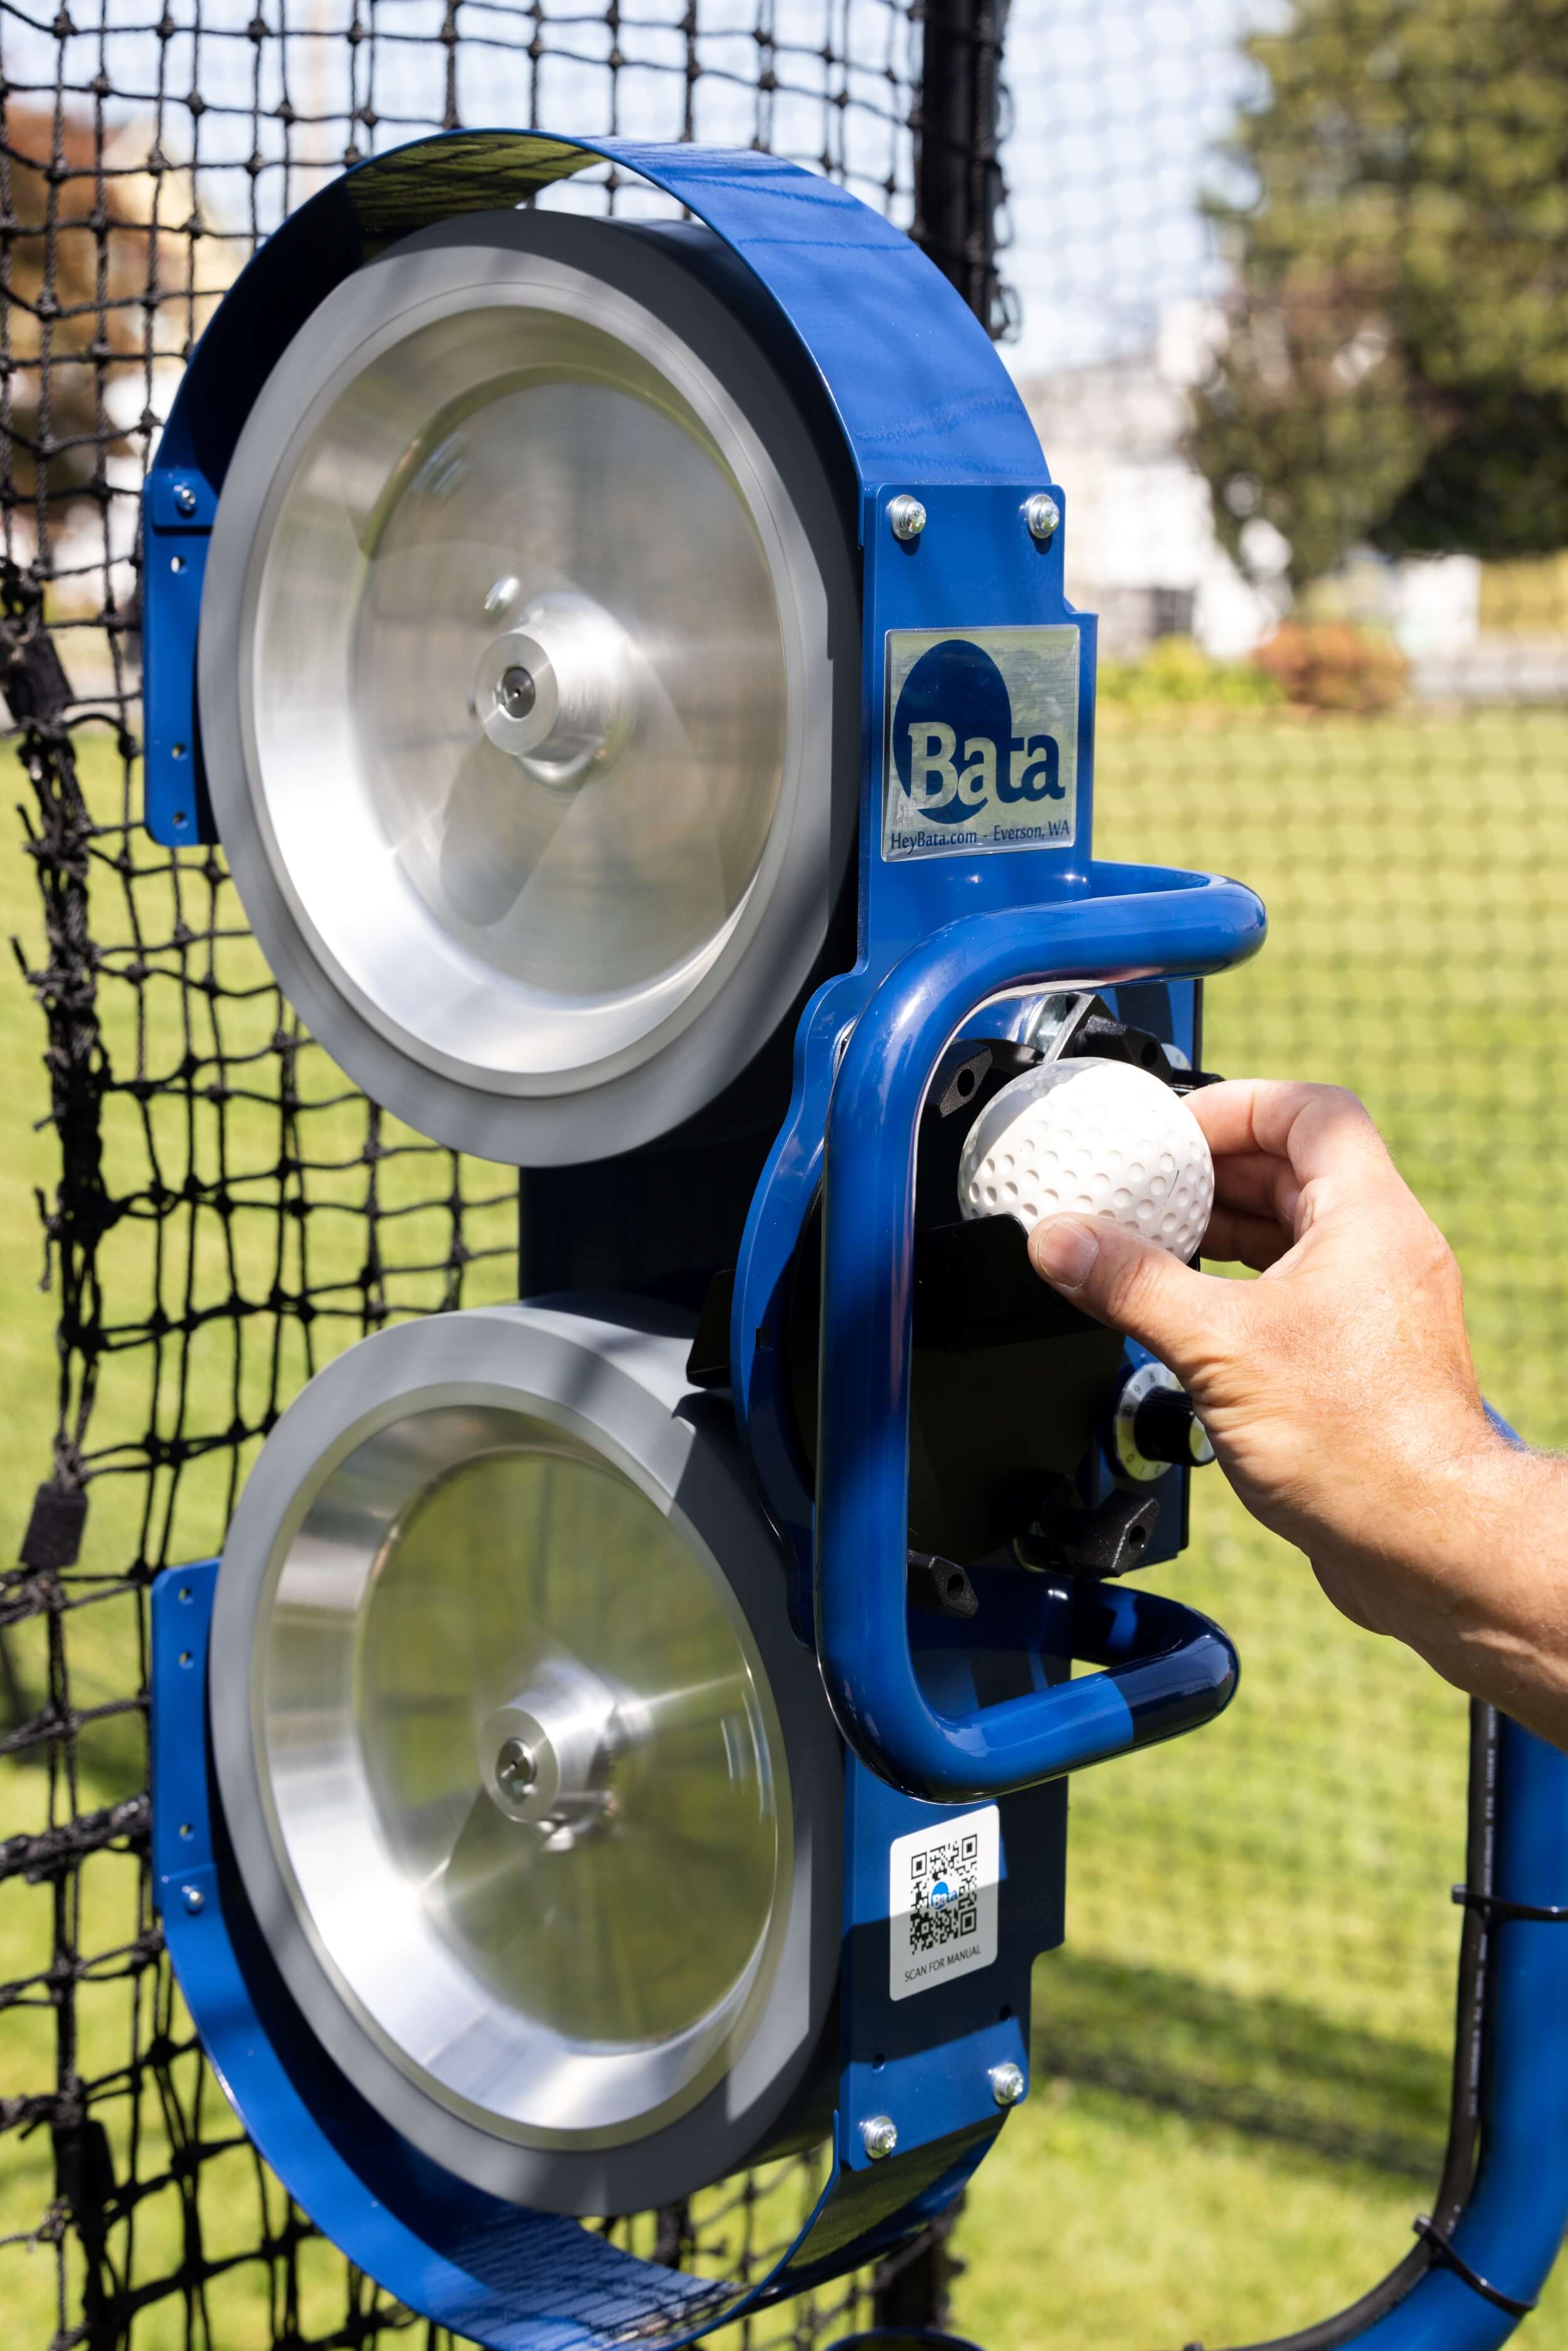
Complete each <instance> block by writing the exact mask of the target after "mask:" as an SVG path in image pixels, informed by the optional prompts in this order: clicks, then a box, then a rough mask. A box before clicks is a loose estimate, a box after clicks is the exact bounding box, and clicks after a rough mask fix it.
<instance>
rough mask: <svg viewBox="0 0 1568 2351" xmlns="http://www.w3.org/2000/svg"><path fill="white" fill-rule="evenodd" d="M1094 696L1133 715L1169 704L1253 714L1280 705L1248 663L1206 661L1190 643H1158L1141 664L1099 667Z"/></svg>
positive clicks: (1268, 682)
mask: <svg viewBox="0 0 1568 2351" xmlns="http://www.w3.org/2000/svg"><path fill="white" fill-rule="evenodd" d="M1099 693H1100V699H1101V700H1102V702H1114V703H1120V704H1121V705H1124V707H1125V708H1128V709H1133V710H1148V709H1154V708H1156V707H1160V706H1162V705H1166V704H1168V703H1173V702H1175V703H1201V704H1206V705H1209V706H1211V707H1214V706H1220V707H1224V708H1228V709H1237V710H1259V709H1267V708H1268V707H1269V706H1270V705H1272V704H1274V703H1278V702H1281V701H1282V700H1283V699H1284V697H1283V695H1282V694H1281V690H1280V688H1279V686H1278V685H1277V684H1275V682H1274V680H1273V679H1272V678H1271V677H1269V676H1267V675H1265V674H1264V673H1263V671H1261V670H1260V669H1257V668H1255V667H1254V666H1253V664H1251V663H1250V662H1217V661H1212V660H1210V658H1209V656H1208V654H1207V653H1205V652H1204V650H1203V647H1202V646H1201V645H1198V644H1195V643H1193V640H1192V639H1191V638H1190V637H1158V638H1156V639H1155V643H1153V644H1152V645H1151V646H1150V648H1149V650H1148V652H1147V653H1145V655H1144V657H1143V659H1142V660H1141V661H1135V662H1115V661H1108V662H1102V663H1101V664H1100V684H1099Z"/></svg>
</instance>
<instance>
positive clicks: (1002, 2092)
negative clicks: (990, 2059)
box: [988, 2058, 1029, 2106]
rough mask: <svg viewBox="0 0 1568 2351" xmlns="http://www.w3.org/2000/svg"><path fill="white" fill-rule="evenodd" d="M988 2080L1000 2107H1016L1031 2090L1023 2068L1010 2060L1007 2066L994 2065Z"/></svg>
mask: <svg viewBox="0 0 1568 2351" xmlns="http://www.w3.org/2000/svg"><path fill="white" fill-rule="evenodd" d="M988 2080H989V2082H990V2085H991V2095H992V2097H993V2098H995V2100H996V2102H997V2104H998V2106H1016V2105H1017V2104H1018V2102H1019V2099H1020V2098H1021V2097H1022V2096H1023V2094H1024V2092H1025V2091H1026V2090H1027V2089H1028V2088H1029V2084H1028V2083H1027V2082H1026V2081H1025V2080H1024V2073H1023V2067H1022V2066H1021V2065H1015V2064H1013V2063H1012V2061H1011V2059H1010V2058H1009V2061H1008V2063H1007V2064H1005V2065H993V2066H992V2067H991V2070H990V2073H989V2074H988Z"/></svg>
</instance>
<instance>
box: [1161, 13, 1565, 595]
mask: <svg viewBox="0 0 1568 2351" xmlns="http://www.w3.org/2000/svg"><path fill="white" fill-rule="evenodd" d="M1247 46H1248V50H1249V55H1250V56H1251V57H1252V58H1253V60H1254V62H1255V63H1256V64H1257V66H1258V67H1259V68H1260V72H1261V75H1262V76H1263V77H1265V78H1266V81H1267V89H1266V92H1265V93H1264V94H1263V96H1262V98H1261V99H1260V104H1259V106H1258V108H1257V109H1256V110H1249V111H1248V112H1246V113H1244V114H1243V115H1242V116H1241V117H1240V118H1239V121H1238V124H1237V129H1236V132H1235V136H1234V141H1233V143H1232V146H1231V149H1230V151H1229V152H1230V155H1231V160H1232V162H1233V163H1234V165H1235V166H1236V167H1238V168H1239V172H1241V173H1243V174H1244V175H1245V176H1246V178H1247V179H1248V180H1249V182H1250V188H1249V193H1246V194H1245V195H1243V196H1240V197H1239V198H1238V199H1237V200H1234V201H1226V200H1222V199H1216V200H1214V201H1212V202H1211V204H1210V205H1209V211H1210V213H1211V215H1212V217H1213V218H1214V219H1215V220H1216V221H1217V222H1218V224H1219V227H1220V233H1221V237H1222V240H1223V242H1224V244H1225V246H1227V247H1228V250H1229V254H1230V257H1231V258H1232V260H1233V261H1234V264H1235V266H1236V276H1237V290H1236V293H1235V295H1234V297H1233V298H1232V300H1231V302H1230V304H1229V306H1228V338H1227V340H1225V342H1224V345H1223V348H1221V349H1220V350H1218V352H1217V354H1216V357H1215V361H1214V366H1213V370H1212V372H1211V374H1210V376H1209V378H1208V381H1207V382H1206V383H1204V384H1203V385H1202V386H1201V387H1200V389H1199V391H1198V393H1197V413H1196V418H1195V423H1194V430H1193V437H1192V449H1193V454H1194V455H1195V457H1196V458H1197V463H1198V465H1200V466H1201V468H1202V470H1203V471H1204V473H1205V474H1206V475H1207V477H1208V479H1209V481H1210V482H1211V484H1212V485H1213V487H1214V491H1215V507H1216V514H1217V518H1218V525H1219V528H1220V530H1221V533H1222V535H1223V536H1224V537H1225V538H1226V540H1227V542H1228V545H1229V546H1230V547H1231V548H1232V549H1233V551H1239V552H1242V553H1243V554H1244V553H1245V549H1246V546H1247V525H1248V523H1249V521H1250V520H1252V519H1253V517H1261V519H1262V520H1263V521H1264V522H1267V523H1270V524H1272V525H1273V526H1274V527H1275V528H1276V529H1277V530H1279V531H1280V532H1281V533H1282V534H1283V536H1284V538H1285V539H1286V540H1287V541H1288V542H1289V544H1290V550H1291V552H1290V571H1291V577H1292V579H1294V580H1296V581H1298V582H1300V581H1301V580H1308V579H1312V578H1313V577H1315V576H1316V575H1318V574H1320V573H1322V572H1323V571H1325V570H1328V569H1331V568H1332V567H1333V564H1334V563H1335V562H1337V561H1338V559H1340V557H1341V556H1342V555H1343V553H1344V551H1345V550H1346V549H1347V548H1349V547H1351V546H1353V545H1355V544H1357V543H1363V544H1364V543H1370V544H1372V545H1373V546H1375V547H1378V548H1382V549H1385V550H1387V551H1389V552H1391V553H1408V552H1437V551H1447V550H1452V549H1464V550H1467V551H1469V552H1471V553H1474V554H1479V555H1482V556H1492V557H1495V556H1510V555H1526V554H1535V553H1541V552H1545V551H1547V550H1550V549H1556V548H1560V547H1565V546H1568V170H1565V162H1568V0H1296V5H1295V8H1294V12H1293V16H1292V18H1291V23H1290V24H1289V26H1287V27H1286V28H1285V29H1283V30H1281V31H1277V32H1270V33H1259V34H1256V35H1254V36H1253V37H1251V38H1250V40H1249V43H1248V45H1247ZM1262 536H1263V538H1264V540H1265V541H1266V542H1267V543H1268V544H1269V545H1272V546H1275V547H1276V552H1277V543H1276V542H1274V541H1273V540H1272V535H1271V533H1265V534H1263V535H1262ZM1257 546H1258V542H1257V540H1256V539H1254V541H1253V548H1254V552H1256V551H1257Z"/></svg>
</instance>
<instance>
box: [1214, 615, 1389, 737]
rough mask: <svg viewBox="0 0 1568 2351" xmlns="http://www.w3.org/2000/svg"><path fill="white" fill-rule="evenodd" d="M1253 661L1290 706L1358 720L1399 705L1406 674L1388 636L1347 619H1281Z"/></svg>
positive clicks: (1254, 655) (1253, 657) (1255, 654)
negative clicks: (1350, 714) (1333, 712)
mask: <svg viewBox="0 0 1568 2351" xmlns="http://www.w3.org/2000/svg"><path fill="white" fill-rule="evenodd" d="M1252 659H1253V662H1254V664H1256V666H1257V667H1258V669H1259V670H1260V672H1261V673H1262V674H1263V675H1264V676H1265V677H1268V678H1271V679H1272V680H1273V682H1274V684H1276V685H1277V686H1278V687H1279V688H1280V689H1281V692H1282V693H1283V695H1284V696H1285V699H1286V700H1287V701H1288V702H1296V703H1303V704H1305V705H1307V707H1308V708H1309V709H1312V710H1342V711H1353V712H1354V713H1355V714H1356V716H1360V717H1369V716H1372V715H1373V714H1374V713H1375V712H1376V711H1379V710H1392V709H1393V708H1394V707H1395V705H1396V704H1397V703H1399V702H1401V701H1403V699H1404V695H1405V682H1406V676H1407V674H1408V672H1409V664H1408V663H1407V662H1406V658H1405V656H1404V654H1403V653H1401V652H1400V650H1399V648H1398V646H1397V645H1396V643H1395V642H1394V640H1393V638H1392V637H1388V636H1384V635H1382V634H1380V633H1379V632H1377V631H1376V630H1374V629H1362V628H1357V627H1356V625H1355V624H1354V622H1351V621H1281V623H1280V626H1279V627H1278V628H1277V629H1276V630H1275V632H1274V633H1273V635H1272V636H1271V637H1270V638H1269V639H1268V640H1267V642H1266V643H1263V644H1261V645H1260V646H1259V648H1258V650H1257V652H1256V653H1254V654H1253V656H1252Z"/></svg>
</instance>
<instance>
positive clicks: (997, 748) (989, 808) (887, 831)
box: [882, 628, 1080, 858]
mask: <svg viewBox="0 0 1568 2351" xmlns="http://www.w3.org/2000/svg"><path fill="white" fill-rule="evenodd" d="M1079 642H1080V640H1079V632H1078V631H1077V630H1076V629H1072V628H1039V629H975V630H971V631H969V632H967V633H962V634H960V633H959V632H957V631H956V630H950V629H949V630H944V629H900V630H894V631H893V632H890V634H889V636H888V640H887V707H888V710H889V712H890V713H891V714H892V715H891V716H890V718H889V721H888V741H887V766H886V782H885V787H884V790H883V829H882V853H883V857H885V858H903V857H955V856H960V855H962V856H968V855H972V854H973V853H974V852H975V851H976V850H994V849H1040V848H1064V847H1066V846H1067V845H1068V843H1070V842H1071V841H1072V840H1073V838H1074V835H1075V831H1076V826H1077V813H1078V807H1077V803H1078V660H1079Z"/></svg>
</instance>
